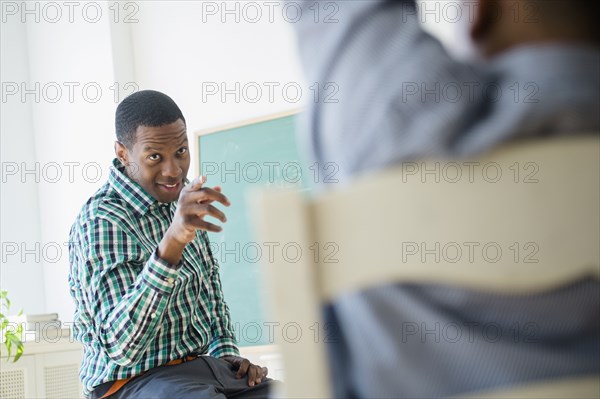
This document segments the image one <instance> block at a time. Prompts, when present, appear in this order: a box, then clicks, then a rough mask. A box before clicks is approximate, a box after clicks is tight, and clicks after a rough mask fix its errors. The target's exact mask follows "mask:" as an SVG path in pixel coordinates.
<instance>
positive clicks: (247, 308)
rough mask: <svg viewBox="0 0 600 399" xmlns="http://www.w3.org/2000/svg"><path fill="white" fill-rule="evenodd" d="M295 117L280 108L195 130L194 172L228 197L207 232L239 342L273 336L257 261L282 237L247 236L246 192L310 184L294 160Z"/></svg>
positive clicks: (262, 340)
mask: <svg viewBox="0 0 600 399" xmlns="http://www.w3.org/2000/svg"><path fill="white" fill-rule="evenodd" d="M295 120H296V114H287V115H285V114H284V115H278V116H274V117H268V118H263V119H258V120H254V121H250V122H245V123H240V124H236V125H231V126H227V127H223V128H220V129H212V130H210V131H205V132H199V133H197V141H198V154H199V158H200V159H199V162H198V166H199V173H200V174H203V175H206V176H207V186H209V187H213V186H217V185H219V186H221V187H222V189H223V193H224V194H225V195H227V197H228V198H229V200H230V201H231V206H230V207H228V208H225V207H222V206H220V209H222V210H223V211H224V212H225V213H226V215H227V223H225V224H224V225H223V231H222V232H220V233H209V238H210V240H211V248H212V251H213V256H214V257H215V258H216V259H217V261H218V262H219V263H220V265H221V282H222V286H223V293H224V295H225V300H226V301H227V304H228V305H229V309H230V311H231V317H232V320H233V323H234V326H235V329H236V335H237V338H238V341H239V344H240V345H241V346H249V345H265V344H270V343H273V341H274V337H273V336H270V335H269V332H270V331H273V330H272V328H273V326H272V325H271V330H270V329H269V320H268V316H267V315H266V312H265V307H266V306H265V301H266V300H267V298H266V296H265V295H264V289H263V284H264V283H263V278H262V277H261V272H260V269H261V268H260V262H261V261H262V260H268V259H269V256H272V255H270V253H272V252H270V251H277V250H279V251H281V250H282V245H283V244H285V243H282V244H280V245H278V244H272V243H261V242H259V241H258V240H257V239H256V238H255V237H254V236H253V231H254V230H253V228H252V226H251V225H250V223H251V220H252V217H251V216H252V215H251V210H250V209H248V200H247V196H248V193H249V192H250V191H252V190H254V189H256V188H260V187H266V186H273V185H277V186H283V187H292V188H294V189H298V190H302V191H308V190H310V186H309V182H310V181H311V179H310V178H309V176H307V173H310V172H311V171H310V170H308V169H307V168H306V167H305V166H304V165H303V164H302V163H301V161H300V156H299V152H298V148H297V145H296V139H295V135H294V131H295V125H296V124H295V122H296V121H295ZM217 223H220V222H218V221H217ZM271 335H273V334H272V333H271Z"/></svg>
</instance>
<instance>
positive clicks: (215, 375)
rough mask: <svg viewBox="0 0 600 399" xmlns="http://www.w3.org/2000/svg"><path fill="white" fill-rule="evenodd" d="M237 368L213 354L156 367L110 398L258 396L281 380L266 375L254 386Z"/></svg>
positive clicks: (254, 398)
mask: <svg viewBox="0 0 600 399" xmlns="http://www.w3.org/2000/svg"><path fill="white" fill-rule="evenodd" d="M235 374H236V372H235V371H234V370H233V369H232V366H231V364H229V363H227V362H226V361H225V360H222V359H217V358H214V357H210V356H200V357H199V358H198V359H195V360H192V361H188V362H185V363H181V364H177V365H174V366H162V367H156V368H154V369H152V370H149V371H147V372H146V373H144V374H142V375H141V376H139V377H135V378H133V379H132V380H131V381H129V382H128V383H127V384H125V386H123V387H122V388H121V389H120V390H119V391H118V392H117V393H115V394H114V395H111V396H110V397H109V398H110V399H125V398H131V399H205V398H206V399H208V398H210V399H213V398H214V399H225V398H236V399H258V398H267V397H269V392H270V391H271V389H272V387H273V386H274V385H275V384H279V383H280V382H278V381H275V380H272V379H270V378H267V379H266V380H263V382H262V383H260V384H258V385H255V386H253V387H249V386H248V378H247V376H244V377H243V378H240V379H236V378H235ZM106 385H110V384H103V385H101V386H100V387H98V388H97V389H96V390H95V391H94V392H93V393H92V396H91V397H92V399H97V398H99V397H100V396H102V394H103V393H104V392H106V391H107V389H105V388H106Z"/></svg>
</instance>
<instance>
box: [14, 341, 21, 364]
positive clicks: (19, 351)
mask: <svg viewBox="0 0 600 399" xmlns="http://www.w3.org/2000/svg"><path fill="white" fill-rule="evenodd" d="M21 355H23V345H21V346H19V347H18V348H17V353H15V358H14V359H13V363H16V361H17V360H19V358H20V357H21Z"/></svg>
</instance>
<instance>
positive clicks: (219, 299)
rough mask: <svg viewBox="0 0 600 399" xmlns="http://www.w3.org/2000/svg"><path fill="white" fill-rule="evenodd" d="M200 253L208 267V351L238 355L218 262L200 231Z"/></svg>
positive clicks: (214, 353) (212, 354)
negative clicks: (209, 333)
mask: <svg viewBox="0 0 600 399" xmlns="http://www.w3.org/2000/svg"><path fill="white" fill-rule="evenodd" d="M200 237H201V241H202V247H203V248H202V249H203V251H202V253H203V254H205V255H204V257H205V262H206V263H207V264H208V265H209V267H210V272H209V284H210V298H209V301H210V314H211V326H210V332H211V336H212V340H211V342H210V344H209V347H208V353H209V354H210V355H211V356H213V357H223V356H239V355H240V352H239V349H238V347H237V340H236V338H235V333H234V331H233V328H232V325H231V316H230V314H229V307H228V306H227V303H226V302H225V299H224V298H223V290H222V289H221V278H220V276H219V263H218V262H217V260H216V259H215V258H214V257H213V255H212V252H211V250H210V246H209V241H208V234H206V232H204V231H203V232H201V234H200Z"/></svg>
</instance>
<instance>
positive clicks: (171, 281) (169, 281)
mask: <svg viewBox="0 0 600 399" xmlns="http://www.w3.org/2000/svg"><path fill="white" fill-rule="evenodd" d="M174 282H175V279H174V278H173V277H169V278H168V279H167V283H169V285H173V283H174Z"/></svg>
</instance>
